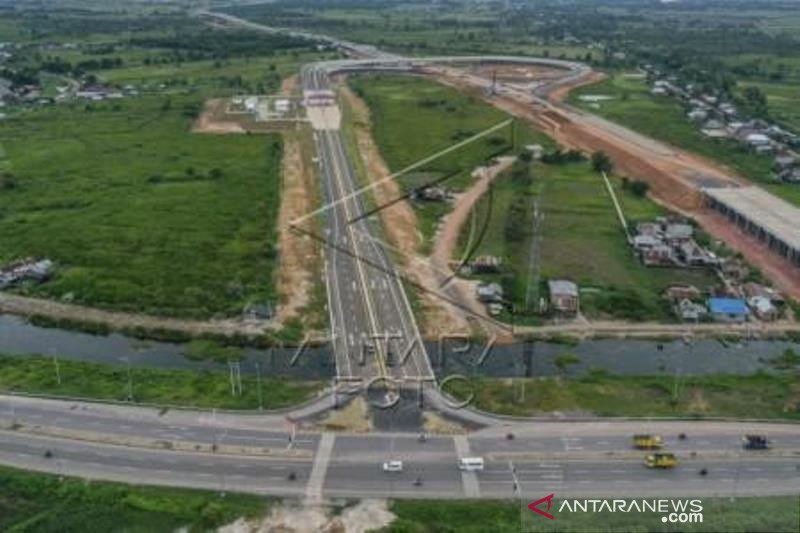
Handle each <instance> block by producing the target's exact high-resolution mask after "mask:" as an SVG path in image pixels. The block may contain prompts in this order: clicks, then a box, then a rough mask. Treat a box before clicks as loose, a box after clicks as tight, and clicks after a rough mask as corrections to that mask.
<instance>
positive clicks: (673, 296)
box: [664, 285, 700, 302]
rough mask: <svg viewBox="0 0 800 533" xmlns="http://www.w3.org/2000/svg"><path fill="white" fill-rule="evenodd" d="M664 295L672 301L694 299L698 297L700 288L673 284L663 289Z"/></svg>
mask: <svg viewBox="0 0 800 533" xmlns="http://www.w3.org/2000/svg"><path fill="white" fill-rule="evenodd" d="M664 295H665V296H666V297H667V299H669V300H670V301H673V302H679V301H681V300H696V299H698V298H700V289H698V288H697V287H695V286H694V285H673V286H671V287H668V288H667V290H666V291H664Z"/></svg>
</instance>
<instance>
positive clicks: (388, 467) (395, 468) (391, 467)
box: [383, 461, 403, 472]
mask: <svg viewBox="0 0 800 533" xmlns="http://www.w3.org/2000/svg"><path fill="white" fill-rule="evenodd" d="M383 471H384V472H402V471H403V461H386V462H385V463H383Z"/></svg>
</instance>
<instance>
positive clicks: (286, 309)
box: [276, 131, 319, 323]
mask: <svg viewBox="0 0 800 533" xmlns="http://www.w3.org/2000/svg"><path fill="white" fill-rule="evenodd" d="M302 137H303V132H301V131H291V132H287V133H285V134H284V136H283V139H284V141H283V163H282V165H283V171H282V175H283V191H282V195H281V205H280V210H279V211H278V228H279V230H278V250H279V251H280V254H279V257H280V262H279V264H278V272H277V276H276V281H277V283H276V285H277V287H276V288H277V290H278V294H279V295H280V298H281V299H280V304H279V305H278V309H277V316H276V319H277V321H278V322H281V323H284V322H286V321H287V320H288V319H291V318H295V317H297V316H298V315H299V313H300V310H301V309H303V308H304V307H307V306H308V304H309V302H310V295H311V289H312V285H313V282H314V272H315V268H316V267H317V266H318V265H319V261H318V259H317V258H318V257H319V249H318V248H319V247H318V246H317V245H316V243H315V241H314V240H313V239H311V238H310V237H309V236H308V235H300V234H298V233H297V232H295V231H292V230H291V228H290V223H291V222H292V221H293V220H295V219H297V218H299V217H301V216H303V215H305V214H306V213H308V212H310V211H311V210H312V209H313V206H314V191H315V190H316V188H315V180H314V178H313V172H312V171H311V170H310V169H309V168H308V163H307V161H309V160H310V154H308V153H305V150H304V140H303V138H302ZM315 222H316V219H311V220H308V221H307V222H306V224H314V223H315Z"/></svg>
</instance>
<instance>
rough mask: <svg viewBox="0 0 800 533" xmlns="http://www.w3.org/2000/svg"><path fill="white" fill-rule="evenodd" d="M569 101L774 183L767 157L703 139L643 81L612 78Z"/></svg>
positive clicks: (786, 192) (780, 188)
mask: <svg viewBox="0 0 800 533" xmlns="http://www.w3.org/2000/svg"><path fill="white" fill-rule="evenodd" d="M582 95H584V96H585V95H605V96H611V97H612V99H611V100H606V101H603V102H600V103H599V104H598V105H599V108H597V107H593V104H592V103H590V102H584V101H581V100H580V96H582ZM570 102H571V103H573V104H575V105H577V106H578V107H581V108H583V109H586V110H587V111H589V112H591V113H595V114H598V115H601V116H603V117H605V118H607V119H609V120H612V121H614V122H618V123H620V124H622V125H624V126H627V127H629V128H631V129H632V130H635V131H638V132H640V133H643V134H645V135H648V136H650V137H653V138H655V139H659V140H662V141H665V142H668V143H670V144H673V145H675V146H678V147H680V148H683V149H686V150H688V151H690V152H694V153H697V154H699V155H702V156H705V157H708V158H710V159H715V160H717V161H719V162H720V163H723V164H725V165H727V166H729V167H730V168H732V169H733V170H735V171H737V172H739V173H740V174H742V175H743V176H745V177H747V178H749V179H751V180H753V181H757V182H761V183H764V184H774V181H773V179H772V161H771V159H770V158H769V157H767V156H760V155H756V154H755V153H753V152H751V151H749V150H748V149H747V148H746V147H744V146H743V145H741V144H739V143H738V142H735V141H732V140H728V139H724V140H719V139H711V138H708V137H706V136H705V135H703V134H702V133H700V131H699V129H698V128H697V127H696V126H695V125H694V124H692V123H691V122H690V121H689V120H688V119H687V118H686V113H685V111H684V109H683V108H682V107H681V105H680V103H679V102H678V101H677V100H675V99H672V98H668V97H657V96H652V95H651V94H650V92H649V88H648V86H647V84H646V83H645V81H644V80H643V79H640V78H630V77H624V76H622V75H615V76H612V77H610V78H609V79H606V80H604V81H602V82H600V83H597V84H594V85H589V86H586V87H581V88H579V89H577V90H575V91H573V92H572V93H571V94H570ZM770 188H771V189H772V190H773V192H775V193H776V194H778V195H780V196H782V197H784V198H786V199H787V200H789V201H792V202H795V203H796V204H797V203H800V195H799V194H798V193H797V191H796V187H792V186H791V185H773V186H772V187H770Z"/></svg>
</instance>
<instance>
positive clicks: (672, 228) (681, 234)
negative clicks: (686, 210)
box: [664, 222, 694, 243]
mask: <svg viewBox="0 0 800 533" xmlns="http://www.w3.org/2000/svg"><path fill="white" fill-rule="evenodd" d="M693 235H694V228H693V227H692V226H691V225H690V224H682V223H679V222H676V223H671V224H667V225H666V227H665V228H664V240H666V241H667V242H669V243H679V242H685V241H688V240H689V239H691V238H692V236H693Z"/></svg>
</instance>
